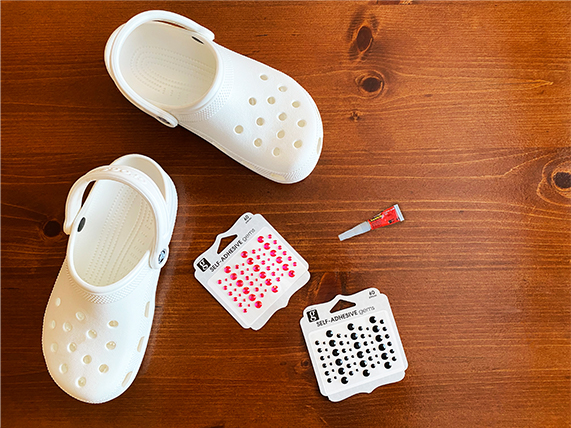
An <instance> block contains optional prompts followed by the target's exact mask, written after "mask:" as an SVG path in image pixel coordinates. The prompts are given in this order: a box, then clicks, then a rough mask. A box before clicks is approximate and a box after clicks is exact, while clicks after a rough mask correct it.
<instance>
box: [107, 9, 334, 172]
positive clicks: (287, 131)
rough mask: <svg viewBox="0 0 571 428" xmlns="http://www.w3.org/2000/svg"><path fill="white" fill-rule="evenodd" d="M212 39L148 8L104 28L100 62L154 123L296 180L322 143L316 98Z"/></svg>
mask: <svg viewBox="0 0 571 428" xmlns="http://www.w3.org/2000/svg"><path fill="white" fill-rule="evenodd" d="M172 24H174V25H172ZM213 39H214V34H213V33H212V32H211V31H210V30H208V29H206V28H204V27H202V26H200V25H198V24H197V23H195V22H193V21H191V20H190V19H188V18H185V17H183V16H181V15H177V14H175V13H172V12H166V11H158V10H153V11H147V12H143V13H141V14H139V15H136V16H135V17H133V18H131V19H130V20H129V21H128V22H127V23H126V24H124V25H122V26H120V27H119V28H117V30H115V32H114V33H113V34H112V35H111V37H110V38H109V40H108V42H107V46H106V47H105V64H106V66H107V71H108V72H109V74H110V75H111V77H112V78H113V80H114V82H115V84H116V85H117V87H118V88H119V90H120V91H121V92H122V93H123V95H125V97H126V98H127V99H128V100H129V101H131V102H132V103H133V104H134V105H135V106H137V107H139V108H140V109H141V110H143V111H144V112H146V113H148V114H149V115H151V116H153V117H154V118H156V119H157V120H159V121H160V122H161V123H163V124H165V125H167V126H169V127H172V128H174V127H175V126H177V125H178V124H180V125H181V126H183V127H184V128H186V129H188V130H189V131H191V132H193V133H195V134H197V135H199V136H200V137H202V138H204V139H205V140H207V141H209V142H210V143H211V144H213V145H214V146H215V147H217V148H218V149H220V150H221V151H222V152H224V153H226V154H227V155H228V156H230V157H231V158H233V159H234V160H236V161H238V162H240V163H241V164H243V165H244V166H246V167H248V168H250V169H251V170H252V171H254V172H257V173H258V174H260V175H262V176H264V177H266V178H268V179H270V180H273V181H276V182H278V183H295V182H298V181H300V180H303V179H304V178H306V177H307V176H308V175H309V174H310V173H311V171H313V169H314V168H315V165H316V164H317V160H318V159H319V156H320V154H321V148H322V141H323V125H322V123H321V116H320V115H319V110H318V109H317V106H316V105H315V102H314V101H313V99H312V98H311V96H310V95H309V94H308V93H307V92H306V91H305V89H303V88H302V87H301V86H300V85H299V84H298V83H297V82H296V81H295V80H293V79H292V78H291V77H289V76H287V75H286V74H284V73H282V72H280V71H277V70H275V69H273V68H271V67H268V66H267V65H265V64H262V63H260V62H258V61H255V60H253V59H250V58H248V57H245V56H242V55H240V54H238V53H236V52H233V51H231V50H228V49H226V48H224V47H223V46H220V45H218V44H216V43H215V42H214V41H213Z"/></svg>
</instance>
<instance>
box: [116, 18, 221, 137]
mask: <svg viewBox="0 0 571 428" xmlns="http://www.w3.org/2000/svg"><path fill="white" fill-rule="evenodd" d="M151 21H161V22H167V23H170V24H175V25H178V26H180V27H183V28H185V29H187V30H189V31H191V32H194V33H196V35H200V36H201V37H204V38H205V39H206V40H208V41H212V40H214V33H213V32H212V31H210V30H209V29H208V28H205V27H203V26H202V25H200V24H197V23H196V22H194V21H192V20H191V19H188V18H186V17H184V16H181V15H178V14H176V13H173V12H167V11H164V10H149V11H146V12H143V13H140V14H138V15H136V16H134V17H133V18H131V19H130V20H129V21H127V22H126V23H125V24H124V25H122V26H121V27H119V28H118V29H117V30H115V32H114V33H113V34H112V36H111V37H110V39H109V41H108V42H107V45H106V47H105V62H106V64H107V65H108V69H109V70H110V73H111V76H112V77H113V79H114V80H115V82H116V83H117V84H118V85H117V86H118V87H119V88H120V90H121V92H122V93H123V95H125V97H127V98H128V99H129V100H130V101H131V102H132V103H133V104H135V105H136V106H137V107H139V108H140V109H141V110H143V111H144V112H145V113H147V114H149V115H151V116H153V117H154V118H155V119H157V120H158V121H159V122H161V123H162V124H164V125H166V126H168V127H170V128H175V127H176V126H177V125H178V120H177V119H176V118H175V117H174V116H173V115H172V114H170V113H168V112H166V111H165V110H163V109H160V108H158V107H157V106H155V105H153V104H152V103H150V102H149V101H147V100H146V99H145V98H143V97H142V96H140V95H139V94H138V93H137V92H135V91H134V90H133V89H131V87H130V86H129V84H128V83H127V81H126V80H125V78H124V77H123V74H122V73H121V68H120V65H119V62H120V57H121V48H122V46H123V44H124V43H125V40H127V38H128V37H129V35H130V34H131V33H132V32H133V31H134V30H135V29H136V28H137V27H140V26H141V25H143V24H145V23H147V22H151ZM218 80H220V79H218ZM215 83H219V82H218V81H217V82H215Z"/></svg>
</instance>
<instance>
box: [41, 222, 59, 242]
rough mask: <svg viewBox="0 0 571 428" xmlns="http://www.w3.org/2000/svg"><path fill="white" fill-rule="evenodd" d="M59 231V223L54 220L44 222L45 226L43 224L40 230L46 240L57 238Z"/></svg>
mask: <svg viewBox="0 0 571 428" xmlns="http://www.w3.org/2000/svg"><path fill="white" fill-rule="evenodd" d="M61 230H62V229H61V224H59V222H58V221H56V220H50V221H48V222H46V224H44V227H43V228H42V232H43V233H44V235H46V236H47V237H48V238H53V237H55V236H58V235H59V234H60V233H61Z"/></svg>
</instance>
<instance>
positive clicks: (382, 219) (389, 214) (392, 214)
mask: <svg viewBox="0 0 571 428" xmlns="http://www.w3.org/2000/svg"><path fill="white" fill-rule="evenodd" d="M400 221H404V217H403V215H402V212H401V210H400V208H399V206H398V204H395V205H393V206H392V207H390V208H387V209H386V210H384V211H383V212H380V213H379V214H377V215H376V216H374V217H373V218H371V219H369V220H367V221H364V222H363V223H360V224H358V225H357V226H355V227H354V228H353V229H349V230H348V231H347V232H343V233H342V234H341V235H339V240H340V241H344V240H345V239H349V238H352V237H353V236H357V235H361V234H362V233H366V232H368V231H370V230H373V229H377V228H379V227H383V226H388V225H389V224H393V223H398V222H400Z"/></svg>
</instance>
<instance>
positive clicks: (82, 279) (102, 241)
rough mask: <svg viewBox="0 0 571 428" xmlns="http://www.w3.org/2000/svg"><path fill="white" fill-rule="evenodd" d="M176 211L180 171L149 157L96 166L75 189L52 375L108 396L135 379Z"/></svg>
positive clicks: (47, 348) (87, 392)
mask: <svg viewBox="0 0 571 428" xmlns="http://www.w3.org/2000/svg"><path fill="white" fill-rule="evenodd" d="M92 181H96V183H95V184H94V186H93V188H92V190H91V192H90V193H89V196H88V197H87V200H86V201H85V203H84V204H83V206H81V201H82V197H83V194H84V192H85V190H86V188H87V185H88V184H89V183H90V182H92ZM176 211H177V194H176V189H175V186H174V183H173V182H172V180H171V178H170V177H169V176H168V175H167V174H166V172H165V171H164V170H163V169H162V168H161V167H160V166H159V165H158V164H157V163H156V162H155V161H153V160H152V159H150V158H148V157H146V156H142V155H127V156H123V157H121V158H119V159H117V160H115V161H114V162H113V163H112V164H111V165H108V166H102V167H99V168H95V169H94V170H92V171H90V172H88V173H87V174H86V175H84V176H83V177H81V178H80V179H79V180H78V181H77V182H76V183H75V184H74V185H73V187H72V188H71V190H70V193H69V195H68V198H67V203H66V208H65V223H64V227H63V228H64V232H65V233H67V234H69V242H68V246H67V255H66V259H65V260H64V262H63V266H62V268H61V270H60V273H59V275H58V278H57V280H56V283H55V286H54V288H53V291H52V294H51V296H50V299H49V302H48V305H47V308H46V312H45V315H44V325H43V332H42V347H43V352H44V358H45V360H46V365H47V367H48V371H49V373H50V375H51V376H52V378H53V379H54V381H55V382H56V384H57V385H58V386H59V387H60V388H61V389H63V390H64V391H65V392H67V393H68V394H69V395H71V396H72V397H74V398H77V399H78V400H81V401H85V402H87V403H103V402H106V401H109V400H111V399H113V398H115V397H117V396H119V395H120V394H122V393H123V392H124V391H125V390H126V389H127V388H128V387H129V385H130V384H131V383H132V382H133V380H134V379H135V376H136V374H137V371H138V370H139V367H140V365H141V362H142V361H143V355H144V353H145V349H146V347H147V342H148V339H149V333H150V331H151V325H152V323H153V315H154V309H155V292H156V288H157V282H158V278H159V273H160V270H161V268H162V267H163V266H164V264H165V262H166V260H167V257H168V244H169V242H170V240H171V236H172V233H173V228H174V223H175V218H176Z"/></svg>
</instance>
